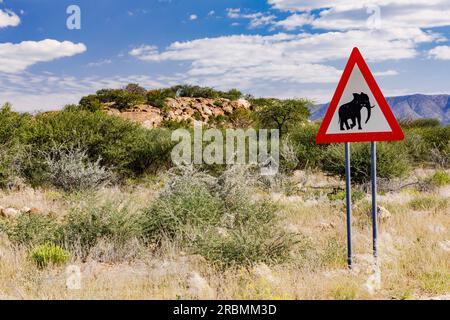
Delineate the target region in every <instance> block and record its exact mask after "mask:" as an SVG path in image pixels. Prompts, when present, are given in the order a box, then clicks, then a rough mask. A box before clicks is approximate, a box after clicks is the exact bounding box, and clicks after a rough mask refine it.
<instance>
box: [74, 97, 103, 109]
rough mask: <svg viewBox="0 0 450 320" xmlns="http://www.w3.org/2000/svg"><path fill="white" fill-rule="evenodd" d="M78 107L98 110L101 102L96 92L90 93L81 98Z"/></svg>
mask: <svg viewBox="0 0 450 320" xmlns="http://www.w3.org/2000/svg"><path fill="white" fill-rule="evenodd" d="M79 104H80V107H81V108H82V109H84V110H88V111H93V112H94V111H98V110H101V108H102V103H101V102H100V99H99V98H98V96H97V95H96V94H91V95H88V96H86V97H83V98H81V100H80V103H79Z"/></svg>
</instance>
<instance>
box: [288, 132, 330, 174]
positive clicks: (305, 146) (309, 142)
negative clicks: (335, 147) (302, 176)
mask: <svg viewBox="0 0 450 320" xmlns="http://www.w3.org/2000/svg"><path fill="white" fill-rule="evenodd" d="M318 131H319V126H318V125H316V124H306V125H304V126H297V127H294V128H292V129H291V131H290V132H289V136H288V139H289V142H290V145H291V146H292V149H293V152H294V153H295V156H296V157H297V160H298V167H299V168H302V169H307V168H320V167H321V165H322V162H323V158H324V156H325V154H326V150H327V148H328V145H322V144H321V145H317V144H316V135H317V132H318Z"/></svg>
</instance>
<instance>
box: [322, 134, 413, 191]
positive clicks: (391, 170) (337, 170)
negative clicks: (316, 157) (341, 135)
mask: <svg viewBox="0 0 450 320" xmlns="http://www.w3.org/2000/svg"><path fill="white" fill-rule="evenodd" d="M370 159H371V157H370V144H368V143H353V144H352V145H351V174H352V180H353V181H354V182H357V183H364V182H367V181H369V180H370V177H371V174H370V168H371V167H370ZM323 169H324V170H325V171H327V172H329V173H332V174H336V175H340V176H342V177H344V176H345V150H344V146H343V145H342V144H335V145H330V146H329V147H328V149H327V152H326V155H325V157H324V161H323ZM409 170H410V162H409V158H408V153H407V150H406V148H405V146H404V144H402V143H399V142H388V143H385V142H382V143H377V177H378V178H385V179H392V178H397V177H402V176H404V175H405V174H406V173H407V172H408V171H409Z"/></svg>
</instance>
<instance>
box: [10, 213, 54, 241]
mask: <svg viewBox="0 0 450 320" xmlns="http://www.w3.org/2000/svg"><path fill="white" fill-rule="evenodd" d="M5 231H6V233H7V235H8V236H9V238H10V240H11V241H13V242H15V243H18V244H22V245H26V246H35V245H41V244H45V243H59V241H60V240H61V234H60V229H59V225H58V223H57V222H56V220H55V219H54V218H51V217H47V216H43V215H37V214H28V213H25V214H22V215H20V216H19V217H18V218H17V219H16V220H15V221H13V222H11V223H10V225H9V226H8V228H6V230H5Z"/></svg>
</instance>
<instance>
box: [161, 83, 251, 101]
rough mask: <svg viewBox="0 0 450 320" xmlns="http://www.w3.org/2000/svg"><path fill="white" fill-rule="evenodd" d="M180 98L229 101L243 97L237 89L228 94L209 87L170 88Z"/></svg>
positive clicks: (187, 86)
mask: <svg viewBox="0 0 450 320" xmlns="http://www.w3.org/2000/svg"><path fill="white" fill-rule="evenodd" d="M170 90H172V91H173V92H175V93H176V95H177V96H179V97H189V98H209V99H217V98H224V99H229V100H238V99H240V98H241V97H242V92H240V91H239V90H237V89H231V90H229V91H227V92H224V91H220V90H215V89H213V88H209V87H200V86H191V85H178V86H173V87H171V88H170Z"/></svg>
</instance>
